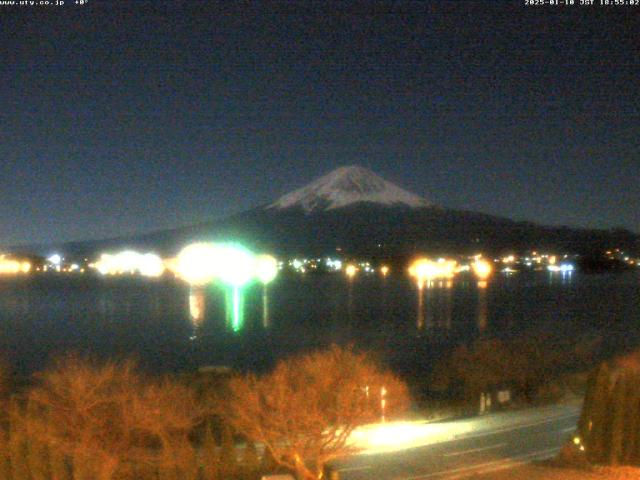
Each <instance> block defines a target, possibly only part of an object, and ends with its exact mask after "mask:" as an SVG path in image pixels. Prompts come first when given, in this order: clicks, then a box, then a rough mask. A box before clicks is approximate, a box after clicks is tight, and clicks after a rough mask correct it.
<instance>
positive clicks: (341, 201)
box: [266, 165, 432, 213]
mask: <svg viewBox="0 0 640 480" xmlns="http://www.w3.org/2000/svg"><path fill="white" fill-rule="evenodd" d="M356 203H375V204H381V205H389V206H392V205H394V206H395V205H405V206H408V207H411V208H419V207H428V206H432V203H431V202H429V201H428V200H426V199H424V198H422V197H420V196H418V195H416V194H414V193H411V192H409V191H407V190H404V189H403V188H400V187H399V186H397V185H395V184H393V183H391V182H389V181H387V180H385V179H384V178H382V177H381V176H379V175H377V174H376V173H374V172H372V171H371V170H369V169H367V168H364V167H361V166H358V165H351V166H346V167H339V168H337V169H335V170H332V171H331V172H329V173H327V174H326V175H323V176H321V177H319V178H317V179H315V180H314V181H312V182H311V183H309V184H307V185H305V186H303V187H301V188H298V189H297V190H294V191H292V192H289V193H287V194H285V195H283V196H281V197H280V198H278V199H277V200H276V201H275V202H273V203H271V204H269V205H268V206H267V207H266V208H267V209H287V208H301V209H303V210H304V211H306V212H307V213H311V212H313V211H317V210H333V209H338V208H343V207H346V206H348V205H352V204H356Z"/></svg>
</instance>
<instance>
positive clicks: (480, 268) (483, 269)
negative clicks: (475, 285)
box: [471, 258, 493, 280]
mask: <svg viewBox="0 0 640 480" xmlns="http://www.w3.org/2000/svg"><path fill="white" fill-rule="evenodd" d="M471 268H472V269H473V273H475V275H476V277H478V279H480V280H486V279H487V278H489V276H490V275H491V273H492V272H493V267H492V266H491V264H490V263H489V262H488V261H486V260H483V259H482V258H478V259H476V261H475V262H473V264H472V265H471Z"/></svg>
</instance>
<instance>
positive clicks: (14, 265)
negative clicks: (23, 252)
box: [0, 255, 31, 275]
mask: <svg viewBox="0 0 640 480" xmlns="http://www.w3.org/2000/svg"><path fill="white" fill-rule="evenodd" d="M30 271H31V263H29V262H27V261H19V260H13V259H10V258H6V257H5V256H4V255H1V256H0V275H14V274H17V273H29V272H30Z"/></svg>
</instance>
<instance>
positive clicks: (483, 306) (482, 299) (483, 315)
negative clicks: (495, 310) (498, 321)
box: [476, 280, 489, 333]
mask: <svg viewBox="0 0 640 480" xmlns="http://www.w3.org/2000/svg"><path fill="white" fill-rule="evenodd" d="M476 317H477V325H478V331H479V332H480V333H484V332H485V330H486V329H487V324H488V320H489V310H488V306H487V281H486V280H480V281H479V282H478V312H477V314H476Z"/></svg>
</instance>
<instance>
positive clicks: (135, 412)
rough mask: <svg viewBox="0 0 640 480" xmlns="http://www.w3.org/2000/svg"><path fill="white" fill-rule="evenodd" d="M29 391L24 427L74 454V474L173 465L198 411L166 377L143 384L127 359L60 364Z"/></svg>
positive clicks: (103, 475)
mask: <svg viewBox="0 0 640 480" xmlns="http://www.w3.org/2000/svg"><path fill="white" fill-rule="evenodd" d="M39 380H40V382H39V385H38V386H36V387H35V388H33V389H32V390H31V391H30V392H29V394H28V401H27V407H26V408H27V415H26V419H27V428H28V429H29V434H30V435H33V436H34V438H37V439H40V440H42V441H44V442H46V444H47V445H48V446H49V448H50V449H51V450H52V451H53V452H56V453H61V454H63V455H66V456H68V457H69V458H71V459H72V462H73V470H74V477H75V478H77V479H84V478H87V479H88V478H92V479H96V480H111V479H112V478H114V475H116V472H118V474H119V475H120V474H123V473H126V472H128V471H131V470H132V469H135V470H136V471H139V470H140V469H141V468H143V469H144V468H145V467H146V468H148V469H157V468H171V465H169V463H171V462H174V463H175V462H178V461H179V460H180V459H179V458H177V456H176V455H175V453H176V452H181V454H183V455H184V451H185V449H189V448H192V447H191V446H190V444H189V442H188V439H187V435H188V433H189V431H190V430H191V429H192V428H193V426H194V425H195V424H196V422H197V420H198V418H199V415H200V413H199V412H200V410H199V408H198V405H197V402H196V400H195V395H194V393H193V392H192V391H191V390H190V389H188V388H186V387H185V386H183V385H181V384H179V383H177V382H175V381H171V380H168V379H167V380H163V381H161V382H149V381H143V379H142V377H141V376H140V375H138V374H137V373H136V370H135V366H134V364H133V363H132V362H129V361H127V362H108V363H105V364H96V363H93V362H90V361H86V360H82V359H78V358H75V357H66V358H64V359H62V360H60V361H58V362H57V363H56V364H55V365H54V367H53V368H51V369H50V370H48V371H46V372H44V373H43V374H41V375H40V376H39Z"/></svg>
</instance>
